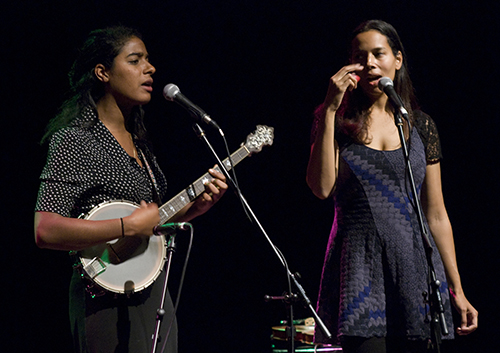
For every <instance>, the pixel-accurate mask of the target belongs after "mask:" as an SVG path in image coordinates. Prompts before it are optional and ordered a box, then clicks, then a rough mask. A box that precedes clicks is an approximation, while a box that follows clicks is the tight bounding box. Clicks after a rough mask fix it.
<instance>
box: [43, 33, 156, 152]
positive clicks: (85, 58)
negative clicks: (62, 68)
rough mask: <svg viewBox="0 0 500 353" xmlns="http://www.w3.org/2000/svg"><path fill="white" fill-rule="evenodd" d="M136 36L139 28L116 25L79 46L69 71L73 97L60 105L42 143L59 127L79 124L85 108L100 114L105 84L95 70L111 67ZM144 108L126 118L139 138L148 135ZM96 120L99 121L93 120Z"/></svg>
mask: <svg viewBox="0 0 500 353" xmlns="http://www.w3.org/2000/svg"><path fill="white" fill-rule="evenodd" d="M133 37H137V38H139V39H142V36H141V34H140V33H139V32H138V31H136V30H135V29H132V28H128V27H124V26H114V27H108V28H104V29H97V30H94V31H92V32H90V34H89V35H88V37H87V39H86V41H85V42H84V44H83V46H82V47H81V48H80V49H79V51H78V55H77V58H76V60H75V61H74V63H73V65H72V67H71V70H70V72H69V74H68V78H69V84H70V98H69V99H67V100H66V101H65V102H64V103H63V104H62V105H61V107H60V108H59V112H58V114H57V115H56V116H55V117H54V118H53V119H52V120H51V121H50V122H49V124H48V125H47V128H46V131H45V134H44V136H43V137H42V140H41V142H42V143H44V142H45V141H47V140H48V139H49V138H50V137H51V136H52V135H53V134H54V133H55V132H56V131H57V130H59V129H61V128H64V127H67V126H71V125H73V124H75V120H76V119H77V118H78V117H79V116H80V115H81V113H82V111H83V110H85V109H89V108H90V109H93V110H94V111H95V112H96V116H97V106H96V102H97V101H98V100H99V99H100V98H101V97H103V96H104V86H103V84H102V82H101V81H99V80H98V79H97V77H96V75H95V73H94V68H95V67H96V65H97V64H102V65H104V66H105V67H107V68H111V67H112V65H113V61H114V59H115V57H116V56H117V55H118V54H119V53H120V51H121V50H122V48H123V46H124V45H125V44H126V43H127V42H128V41H129V40H130V39H131V38H133ZM143 115H144V113H143V110H142V108H141V107H140V106H138V107H135V108H134V110H133V112H132V114H131V116H130V117H129V118H128V119H127V120H126V121H125V124H126V128H127V130H128V131H129V132H131V133H133V134H134V135H135V136H136V137H137V138H138V139H139V140H144V139H145V138H146V129H145V127H144V124H143ZM93 123H95V122H93Z"/></svg>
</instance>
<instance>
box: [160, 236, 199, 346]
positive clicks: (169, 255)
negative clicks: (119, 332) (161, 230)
mask: <svg viewBox="0 0 500 353" xmlns="http://www.w3.org/2000/svg"><path fill="white" fill-rule="evenodd" d="M191 231H192V229H191ZM175 236H176V233H172V234H170V240H169V241H168V243H167V244H166V246H167V266H166V268H165V282H164V283H163V292H162V298H161V303H160V307H159V308H158V309H157V310H156V326H155V333H154V334H153V344H152V346H151V353H155V352H156V348H157V345H158V339H159V334H160V326H161V323H162V321H163V317H164V316H165V309H164V305H165V298H166V295H167V287H168V286H167V285H168V277H169V275H170V267H171V264H172V255H173V253H174V252H175V250H176V248H177V244H176V242H175ZM172 320H173V318H172ZM169 332H170V329H169ZM168 336H169V335H167V337H164V339H165V340H168V338H169V337H168Z"/></svg>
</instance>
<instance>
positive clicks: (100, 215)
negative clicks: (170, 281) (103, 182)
mask: <svg viewBox="0 0 500 353" xmlns="http://www.w3.org/2000/svg"><path fill="white" fill-rule="evenodd" d="M137 208H139V205H137V204H135V203H133V202H129V201H109V202H105V203H102V204H100V205H99V206H97V207H95V208H94V209H92V210H91V211H90V212H89V213H88V214H87V215H86V216H85V217H84V218H85V219H87V220H93V221H98V220H107V219H114V218H121V217H127V216H129V215H130V214H132V212H133V211H134V210H135V209H137ZM166 253H167V250H166V240H165V237H164V236H149V237H125V238H121V239H116V240H113V241H110V242H107V243H103V244H98V245H95V246H92V247H90V248H87V249H84V250H82V251H80V252H79V257H80V262H81V263H82V267H83V270H84V271H85V273H86V275H87V276H88V277H89V278H90V279H91V280H92V281H93V282H94V283H96V284H97V285H99V286H100V287H102V288H104V289H105V290H108V291H111V292H114V293H132V292H138V291H141V290H143V289H145V288H147V287H148V286H149V285H151V284H152V283H153V282H154V281H155V280H156V279H157V278H158V276H159V275H160V273H161V271H162V270H163V267H164V265H165V261H166Z"/></svg>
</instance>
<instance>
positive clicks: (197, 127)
mask: <svg viewBox="0 0 500 353" xmlns="http://www.w3.org/2000/svg"><path fill="white" fill-rule="evenodd" d="M193 129H194V131H195V133H196V134H197V135H198V137H199V138H200V139H201V140H202V141H203V142H204V143H205V145H206V146H207V148H208V149H209V151H210V152H211V153H212V155H213V157H214V159H215V161H216V163H217V165H218V166H219V167H220V169H221V172H222V173H223V174H224V176H225V177H226V181H227V182H228V184H229V186H231V187H232V188H233V189H234V190H236V192H237V193H238V197H239V198H240V199H241V202H242V204H243V206H244V207H245V209H246V210H247V211H248V215H249V217H250V218H251V222H252V224H254V225H256V226H257V227H258V228H259V230H260V231H261V233H262V234H263V235H264V237H265V238H266V240H267V241H268V243H269V244H270V245H271V247H272V248H273V250H274V252H275V253H276V256H277V257H278V258H279V260H280V261H281V264H282V265H283V267H284V268H285V270H286V273H287V278H288V286H289V292H290V293H289V296H290V297H291V298H293V297H294V296H295V295H294V294H293V293H292V289H291V283H290V282H293V283H294V284H295V286H296V287H297V289H298V292H299V294H300V296H301V297H302V299H303V300H304V302H305V304H306V306H307V307H308V308H309V310H310V311H311V314H312V316H313V317H314V320H315V322H316V324H317V325H318V326H319V328H320V330H321V331H322V332H323V334H324V335H325V337H327V338H331V337H332V334H331V333H330V331H329V330H328V328H327V327H326V326H325V324H324V323H323V321H322V320H321V318H320V317H319V316H318V314H317V313H316V310H314V308H313V306H312V304H311V300H310V299H309V298H308V297H307V295H306V292H305V290H304V288H303V287H302V286H301V285H300V283H299V282H298V280H297V278H296V277H298V276H297V275H294V274H292V273H291V272H290V270H289V268H288V264H287V262H286V260H285V257H284V256H283V254H282V253H281V252H280V251H279V250H278V249H277V248H276V246H274V244H273V243H272V241H271V239H270V237H269V236H268V235H267V233H266V231H265V229H264V227H263V226H262V224H261V223H260V222H259V220H258V219H257V216H256V215H255V213H254V212H253V211H252V209H251V207H250V205H249V204H248V202H247V201H246V199H245V197H244V196H243V195H242V193H241V190H240V189H239V187H237V185H236V183H235V182H234V181H233V179H232V178H231V176H230V175H229V172H228V171H227V169H226V167H225V166H224V164H223V163H222V161H221V159H220V158H219V156H218V155H217V153H216V152H215V150H214V149H213V147H212V145H211V144H210V142H209V141H208V139H207V137H206V135H205V131H204V130H203V129H202V128H201V127H200V125H199V124H198V123H195V124H194V125H193ZM219 131H221V130H220V129H219ZM229 158H231V157H229ZM291 303H292V301H290V305H289V306H288V305H287V306H288V310H289V317H290V320H289V322H290V333H291V336H292V337H291V338H290V340H291V341H292V342H291V343H290V342H289V343H290V344H289V352H290V353H294V352H295V350H294V346H293V339H294V337H295V327H294V324H293V305H292V304H291Z"/></svg>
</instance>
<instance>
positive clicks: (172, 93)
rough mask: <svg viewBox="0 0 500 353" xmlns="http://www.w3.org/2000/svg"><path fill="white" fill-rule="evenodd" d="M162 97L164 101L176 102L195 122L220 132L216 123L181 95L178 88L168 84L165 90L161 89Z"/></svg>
mask: <svg viewBox="0 0 500 353" xmlns="http://www.w3.org/2000/svg"><path fill="white" fill-rule="evenodd" d="M163 96H164V97H165V99H166V100H168V101H171V102H176V103H177V104H179V105H180V106H182V107H183V108H184V109H186V110H187V111H188V112H189V114H191V116H192V117H193V118H195V119H196V120H201V121H203V122H204V123H205V124H208V125H211V126H213V127H214V128H216V129H217V130H219V131H221V129H220V127H219V125H217V123H216V122H215V121H214V120H213V119H212V118H210V116H209V115H208V114H207V113H205V112H204V111H203V109H201V108H200V107H198V106H197V105H196V104H194V103H193V102H191V101H190V100H189V99H187V97H186V96H185V95H183V94H182V93H181V90H180V89H179V87H177V86H176V85H174V84H173V83H169V84H168V85H166V86H165V88H163Z"/></svg>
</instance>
